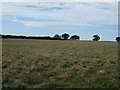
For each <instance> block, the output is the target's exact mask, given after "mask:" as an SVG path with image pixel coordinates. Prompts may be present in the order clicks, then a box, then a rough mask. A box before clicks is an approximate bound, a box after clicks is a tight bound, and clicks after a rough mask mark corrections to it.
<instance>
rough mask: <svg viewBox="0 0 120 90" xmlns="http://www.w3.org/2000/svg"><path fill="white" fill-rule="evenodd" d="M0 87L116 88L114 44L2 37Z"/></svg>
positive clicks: (116, 71)
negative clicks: (0, 75)
mask: <svg viewBox="0 0 120 90" xmlns="http://www.w3.org/2000/svg"><path fill="white" fill-rule="evenodd" d="M2 41H3V43H2V45H3V47H2V71H3V72H2V74H3V76H2V77H3V82H2V83H3V88H7V87H12V88H18V87H19V88H25V87H26V88H62V87H63V88H117V87H118V43H117V42H102V41H100V42H97V41H94V42H93V41H79V40H60V41H59V40H30V39H29V40H26V39H3V40H2Z"/></svg>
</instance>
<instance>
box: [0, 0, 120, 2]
mask: <svg viewBox="0 0 120 90" xmlns="http://www.w3.org/2000/svg"><path fill="white" fill-rule="evenodd" d="M118 1H119V0H1V2H118Z"/></svg>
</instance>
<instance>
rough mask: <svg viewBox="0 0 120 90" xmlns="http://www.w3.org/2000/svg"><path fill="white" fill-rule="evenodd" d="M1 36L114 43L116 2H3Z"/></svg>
mask: <svg viewBox="0 0 120 90" xmlns="http://www.w3.org/2000/svg"><path fill="white" fill-rule="evenodd" d="M0 5H2V10H0V15H2V19H0V20H1V21H2V25H3V27H2V32H1V33H3V34H14V35H39V36H54V35H55V34H60V35H61V34H63V33H69V34H70V35H74V34H77V35H79V36H80V37H81V40H91V39H92V38H93V37H92V36H93V35H95V34H97V35H99V36H100V37H101V40H105V41H114V40H115V37H117V36H118V3H117V2H29V3H28V2H6V3H5V2H3V3H2V4H0ZM1 13H2V14H1Z"/></svg>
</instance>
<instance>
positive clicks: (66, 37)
mask: <svg viewBox="0 0 120 90" xmlns="http://www.w3.org/2000/svg"><path fill="white" fill-rule="evenodd" d="M69 36H70V35H69V34H67V33H64V34H62V38H63V39H65V40H67V39H68V38H69Z"/></svg>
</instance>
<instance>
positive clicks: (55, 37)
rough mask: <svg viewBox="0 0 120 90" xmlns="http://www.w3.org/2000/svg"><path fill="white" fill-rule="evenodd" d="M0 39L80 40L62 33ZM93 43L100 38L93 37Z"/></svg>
mask: <svg viewBox="0 0 120 90" xmlns="http://www.w3.org/2000/svg"><path fill="white" fill-rule="evenodd" d="M0 37H1V38H18V39H45V40H80V36H78V35H72V36H70V35H69V34H67V33H64V34H62V35H59V34H55V35H54V36H53V37H50V36H45V37H40V36H16V35H2V34H0ZM92 40H93V41H99V40H100V36H99V35H93V39H92ZM115 40H116V41H117V42H120V37H116V39H115Z"/></svg>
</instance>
